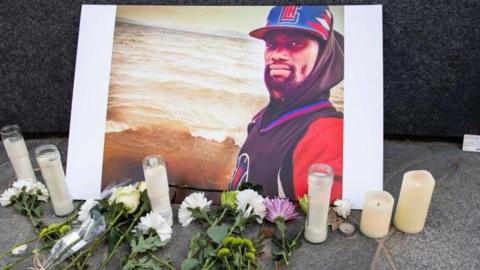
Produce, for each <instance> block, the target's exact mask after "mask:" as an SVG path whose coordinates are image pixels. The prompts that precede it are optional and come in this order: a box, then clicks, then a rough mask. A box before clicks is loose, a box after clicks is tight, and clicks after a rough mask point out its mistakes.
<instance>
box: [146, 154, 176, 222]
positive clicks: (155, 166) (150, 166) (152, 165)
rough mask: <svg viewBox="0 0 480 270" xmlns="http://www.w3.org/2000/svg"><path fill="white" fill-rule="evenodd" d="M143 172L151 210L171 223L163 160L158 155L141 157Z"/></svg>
mask: <svg viewBox="0 0 480 270" xmlns="http://www.w3.org/2000/svg"><path fill="white" fill-rule="evenodd" d="M143 173H144V174H145V183H146V184H147V194H148V198H149V199H150V205H151V207H152V211H154V212H156V213H158V214H160V215H161V216H162V217H164V218H165V219H166V220H167V222H168V223H169V224H170V225H171V224H172V223H173V217H172V206H171V205H170V192H169V188H168V176H167V168H166V166H165V162H164V161H163V159H162V157H160V156H148V157H146V158H144V159H143Z"/></svg>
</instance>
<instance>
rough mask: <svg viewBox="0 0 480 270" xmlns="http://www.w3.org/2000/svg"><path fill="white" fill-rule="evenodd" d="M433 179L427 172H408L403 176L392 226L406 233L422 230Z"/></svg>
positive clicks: (430, 197) (430, 196)
mask: <svg viewBox="0 0 480 270" xmlns="http://www.w3.org/2000/svg"><path fill="white" fill-rule="evenodd" d="M434 187H435V179H433V176H432V174H430V173H429V172H428V171H409V172H406V173H405V174H404V175H403V181H402V188H401V189H400V196H399V198H398V205H397V210H396V211H395V217H394V220H393V224H394V225H395V227H396V228H397V229H399V230H400V231H402V232H406V233H418V232H421V231H422V230H423V227H424V226H425V221H426V219H427V214H428V208H429V206H430V201H431V199H432V193H433V188H434Z"/></svg>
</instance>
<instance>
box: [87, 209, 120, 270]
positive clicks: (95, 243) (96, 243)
mask: <svg viewBox="0 0 480 270" xmlns="http://www.w3.org/2000/svg"><path fill="white" fill-rule="evenodd" d="M123 213H124V210H123V209H122V210H121V211H120V212H118V214H117V215H116V216H115V218H114V219H113V221H112V222H111V223H109V224H108V227H107V229H106V230H105V231H104V232H103V233H102V234H101V235H100V237H97V239H95V241H94V242H93V244H92V246H91V247H90V248H89V249H88V253H87V256H86V257H85V259H84V260H83V262H82V263H81V264H80V269H83V267H84V266H85V264H86V263H87V261H88V259H90V257H91V256H92V254H93V251H94V250H95V248H96V247H97V246H98V244H100V242H101V241H103V240H104V238H105V236H106V235H107V234H108V233H109V232H110V230H111V229H112V228H113V227H114V226H115V224H116V223H117V221H118V219H120V218H121V217H122V215H123Z"/></svg>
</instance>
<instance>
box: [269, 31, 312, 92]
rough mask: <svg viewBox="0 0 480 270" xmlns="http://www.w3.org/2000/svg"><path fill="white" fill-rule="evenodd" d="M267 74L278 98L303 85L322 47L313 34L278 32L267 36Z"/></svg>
mask: <svg viewBox="0 0 480 270" xmlns="http://www.w3.org/2000/svg"><path fill="white" fill-rule="evenodd" d="M265 45H266V48H265V70H266V72H267V75H268V76H267V80H268V81H269V85H270V88H271V89H272V90H273V91H274V95H277V96H280V95H281V94H282V92H283V91H285V90H288V89H292V88H294V87H296V86H298V85H299V84H300V83H302V82H303V81H304V80H305V79H306V78H307V77H308V75H310V73H311V72H312V70H313V67H314V65H315V61H316V59H317V55H318V52H319V47H320V46H319V43H318V41H317V40H315V39H314V38H313V36H310V35H309V34H306V33H303V32H301V31H295V30H276V31H271V32H269V33H267V34H266V35H265Z"/></svg>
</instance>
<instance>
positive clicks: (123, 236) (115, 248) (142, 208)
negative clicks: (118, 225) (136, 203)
mask: <svg viewBox="0 0 480 270" xmlns="http://www.w3.org/2000/svg"><path fill="white" fill-rule="evenodd" d="M144 209H145V204H142V206H141V207H140V210H139V211H138V213H137V214H136V215H135V217H134V219H133V221H132V223H130V226H128V229H127V230H126V231H125V232H124V233H123V234H122V236H120V239H118V241H117V243H115V246H114V247H113V249H112V252H110V254H109V255H108V257H107V259H106V260H105V261H103V263H102V264H101V265H100V266H99V267H98V268H97V270H100V269H103V268H105V267H106V266H107V264H108V262H109V261H110V260H111V259H112V258H113V255H115V253H117V249H118V246H119V245H120V244H121V243H122V242H123V239H125V237H126V236H127V234H128V233H129V232H130V231H131V230H132V228H133V226H134V225H135V224H136V223H137V221H138V219H139V218H140V216H141V215H143V211H144Z"/></svg>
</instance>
